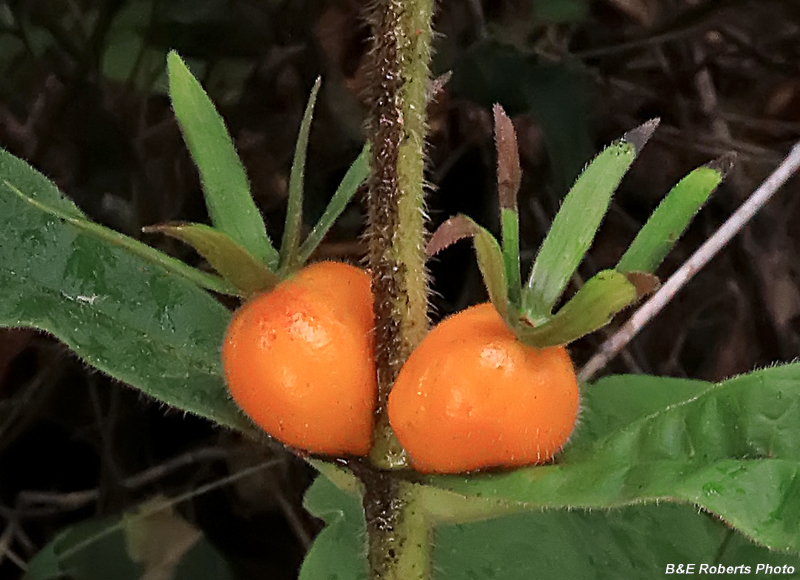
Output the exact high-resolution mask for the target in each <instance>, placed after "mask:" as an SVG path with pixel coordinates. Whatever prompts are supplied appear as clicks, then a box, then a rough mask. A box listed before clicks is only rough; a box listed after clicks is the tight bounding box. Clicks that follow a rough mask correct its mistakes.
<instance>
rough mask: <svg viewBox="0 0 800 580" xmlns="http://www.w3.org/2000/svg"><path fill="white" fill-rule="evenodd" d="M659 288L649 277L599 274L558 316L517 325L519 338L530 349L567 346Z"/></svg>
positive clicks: (614, 273)
mask: <svg viewBox="0 0 800 580" xmlns="http://www.w3.org/2000/svg"><path fill="white" fill-rule="evenodd" d="M657 287H658V278H656V277H655V276H652V275H650V274H643V273H634V272H629V273H626V274H622V273H620V272H617V271H616V270H603V271H602V272H598V273H597V274H595V275H594V276H593V277H592V278H590V279H589V280H588V281H587V282H586V284H584V285H583V286H582V287H581V289H580V290H578V292H577V294H575V296H573V297H572V298H571V299H570V301H569V302H567V303H566V304H565V305H564V306H563V307H561V309H559V311H558V313H557V314H556V315H555V316H553V317H552V318H551V319H550V320H548V321H547V322H545V323H544V324H542V325H541V326H536V327H535V328H534V327H530V326H523V325H519V326H518V332H517V336H518V337H519V339H520V340H522V342H524V343H525V344H528V345H530V346H535V347H539V348H542V347H545V346H552V345H556V344H567V343H570V342H572V341H574V340H577V339H579V338H580V337H582V336H585V335H587V334H589V333H590V332H594V331H595V330H597V329H598V328H602V327H603V326H605V325H606V324H608V323H609V322H610V321H611V318H612V317H613V316H614V315H615V314H616V313H617V312H619V311H621V310H623V309H624V308H627V307H628V306H630V305H631V304H634V303H635V302H637V301H638V300H639V298H641V297H642V296H643V295H645V294H648V293H650V292H652V291H653V290H655V289H656V288H657Z"/></svg>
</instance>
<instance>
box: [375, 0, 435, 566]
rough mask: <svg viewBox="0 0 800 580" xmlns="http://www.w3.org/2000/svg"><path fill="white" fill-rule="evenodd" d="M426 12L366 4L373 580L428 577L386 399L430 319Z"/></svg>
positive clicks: (424, 541) (428, 7)
mask: <svg viewBox="0 0 800 580" xmlns="http://www.w3.org/2000/svg"><path fill="white" fill-rule="evenodd" d="M432 16H433V0H376V1H375V2H374V4H372V6H371V8H370V11H369V13H368V14H367V17H368V20H369V22H370V24H371V27H372V47H371V50H370V53H369V58H371V62H370V66H369V67H368V76H367V86H368V90H369V91H370V93H369V94H368V95H367V96H368V102H369V113H368V117H367V130H368V135H369V141H370V142H371V144H372V163H371V165H372V173H371V176H370V180H369V197H368V214H369V227H368V230H367V238H368V242H369V266H370V270H371V276H372V290H373V293H374V304H375V342H376V347H375V362H376V367H377V373H378V408H377V424H376V428H375V433H374V437H373V449H372V453H371V456H370V460H371V465H369V466H364V469H362V470H360V471H361V473H360V475H359V477H360V479H361V481H362V482H363V484H364V511H365V515H366V520H367V530H368V536H369V542H368V543H369V569H370V577H371V578H372V579H373V580H378V579H380V580H425V579H427V578H429V577H430V570H429V545H430V542H429V540H428V536H429V534H430V525H429V524H428V522H427V516H426V515H425V511H424V510H423V509H420V508H419V506H416V502H415V501H414V493H413V488H412V487H411V486H410V485H409V484H406V483H403V482H401V481H399V480H398V479H397V478H396V477H395V474H393V473H392V472H391V471H386V470H390V469H394V468H398V467H404V466H406V462H407V460H406V457H405V453H404V451H403V449H402V447H401V446H400V444H399V443H398V441H397V439H396V438H395V437H394V434H393V433H392V429H391V426H390V425H389V421H388V417H387V415H386V404H387V401H388V397H389V391H390V389H391V387H392V384H393V383H394V380H395V378H396V377H397V373H398V372H399V370H400V367H401V366H402V364H403V362H405V360H406V359H407V358H408V356H409V355H410V354H411V351H412V350H413V349H414V348H415V347H416V346H417V345H418V344H419V342H420V341H421V340H422V337H423V336H424V335H425V333H426V332H427V329H428V303H427V294H428V280H427V274H426V272H425V251H424V248H425V243H424V242H425V216H424V190H425V183H424V168H425V134H426V130H427V125H426V111H427V100H428V86H429V82H430V72H429V69H428V66H429V62H430V56H431V36H432V32H431V18H432ZM376 468H377V469H376Z"/></svg>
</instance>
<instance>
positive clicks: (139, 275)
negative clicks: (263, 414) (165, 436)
mask: <svg viewBox="0 0 800 580" xmlns="http://www.w3.org/2000/svg"><path fill="white" fill-rule="evenodd" d="M0 176H1V177H2V179H0V247H2V248H3V260H2V261H0V287H2V288H3V291H4V294H3V296H4V297H3V300H0V325H2V326H11V327H32V328H38V329H40V330H45V331H47V332H50V333H52V334H53V335H55V336H56V337H57V338H58V339H59V340H61V341H62V342H64V343H66V344H67V346H69V347H70V348H71V349H72V350H73V351H74V352H75V353H76V354H77V355H78V356H79V357H80V358H81V359H82V360H84V361H86V362H87V363H88V364H90V365H92V366H93V367H95V368H97V369H100V370H101V371H103V372H105V373H108V374H109V375H111V376H113V377H115V378H117V379H119V380H121V381H123V382H126V383H128V384H130V385H132V386H134V387H136V388H139V389H141V390H142V392H144V393H145V394H147V395H149V396H151V397H153V398H155V399H157V400H159V401H161V402H163V403H166V404H168V405H171V406H174V407H177V408H178V409H181V410H184V411H187V412H191V413H195V414H197V415H200V416H202V417H206V418H208V419H210V420H212V421H216V422H217V423H220V424H222V425H226V426H228V427H231V428H234V429H239V430H242V431H247V430H251V429H252V427H251V425H250V423H249V421H248V420H247V419H246V418H245V417H244V416H243V415H242V414H241V413H240V412H239V410H238V409H237V408H236V406H235V405H234V403H233V402H232V401H231V400H230V398H229V396H228V392H227V389H226V388H225V383H224V381H223V377H222V364H221V361H220V357H219V349H220V345H221V344H222V339H223V335H224V333H225V328H226V327H227V324H228V321H229V320H230V313H229V312H228V310H227V309H226V308H224V307H223V306H222V305H221V304H219V302H217V301H216V300H214V299H213V298H212V297H211V296H209V295H208V294H207V293H206V292H205V291H203V290H201V289H200V288H198V287H197V285H196V284H195V283H193V282H190V281H187V280H186V279H185V277H183V276H181V275H178V274H176V270H175V269H174V268H173V267H172V266H170V265H167V263H168V262H169V260H172V258H168V257H167V256H164V255H163V254H161V253H160V252H157V251H156V250H154V249H153V248H148V247H147V246H144V245H143V244H140V245H141V246H142V247H144V248H148V250H149V251H151V252H153V253H156V254H160V255H162V256H164V258H167V260H166V261H164V262H159V261H154V260H150V259H144V258H143V257H142V255H141V253H139V252H137V251H132V247H133V245H134V244H138V242H135V241H133V240H131V242H134V244H130V245H126V244H119V243H109V241H108V240H107V239H105V238H103V237H98V236H97V235H96V233H95V232H94V231H92V230H91V229H87V228H86V226H85V224H89V223H91V222H88V221H87V220H85V219H83V218H80V219H78V218H77V217H76V214H77V216H81V215H82V214H80V212H78V210H77V208H75V206H74V205H73V204H72V203H71V202H69V201H68V200H67V199H66V198H63V197H61V195H60V194H59V192H58V190H57V189H56V188H55V186H53V185H52V184H51V183H50V182H48V181H47V180H46V178H44V177H43V176H42V175H41V174H39V173H38V172H36V171H35V170H34V169H32V168H31V167H30V166H29V165H27V164H26V163H25V162H24V161H21V160H19V159H16V158H15V157H13V156H11V155H9V154H8V153H5V152H2V151H0ZM9 184H12V185H11V187H9ZM29 188H30V189H29ZM18 192H21V193H24V196H21V195H20V194H19V193H18ZM29 200H35V202H36V203H35V204H33V203H31V202H30V201H29ZM45 204H46V205H47V206H48V207H50V208H51V209H52V208H58V209H57V210H55V212H54V211H42V210H41V209H39V208H40V207H42V206H43V205H45ZM56 212H57V213H58V214H60V215H57V214H56ZM93 225H95V226H96V224H93ZM96 227H97V228H101V226H96ZM102 229H104V228H102ZM109 231H110V230H109ZM128 239H129V238H128ZM174 262H177V263H178V264H180V262H178V261H177V260H174ZM184 267H186V268H188V266H185V265H184Z"/></svg>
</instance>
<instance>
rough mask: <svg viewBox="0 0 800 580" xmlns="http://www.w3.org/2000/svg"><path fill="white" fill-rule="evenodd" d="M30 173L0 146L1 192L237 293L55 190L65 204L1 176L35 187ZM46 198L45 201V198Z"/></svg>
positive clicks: (196, 280)
mask: <svg viewBox="0 0 800 580" xmlns="http://www.w3.org/2000/svg"><path fill="white" fill-rule="evenodd" d="M5 169H7V170H8V173H5V171H4V170H5ZM29 172H34V173H38V172H36V171H35V170H34V169H33V168H31V167H30V166H29V165H28V164H27V163H25V162H24V161H22V160H20V159H17V158H15V157H13V156H12V155H10V154H9V153H8V152H6V151H3V150H2V149H0V194H5V195H8V194H9V193H13V194H14V195H16V196H18V197H19V198H20V199H22V200H24V201H26V202H27V203H29V204H30V205H31V206H33V207H35V208H36V209H37V210H39V211H41V212H44V213H46V214H49V215H51V216H53V217H55V218H58V219H60V220H63V221H65V222H68V223H70V224H71V225H73V226H75V227H77V228H79V229H81V230H83V231H85V232H86V233H88V234H89V235H91V236H94V237H95V238H97V239H98V240H103V241H105V242H106V243H109V244H114V245H116V246H120V247H123V248H127V249H128V250H129V251H130V252H132V253H134V254H136V255H137V256H139V257H140V258H142V259H144V260H147V261H149V262H152V263H154V264H158V265H159V266H162V267H163V268H165V269H167V270H169V271H170V272H172V273H174V274H176V275H178V276H181V277H182V278H184V279H186V280H188V281H190V282H192V283H194V284H197V285H198V286H200V287H202V288H207V289H209V290H213V291H214V292H219V293H220V294H236V291H235V289H234V288H233V287H232V286H231V285H230V284H228V283H227V282H226V281H225V280H222V279H220V278H217V277H216V276H211V275H209V274H206V273H205V272H201V271H200V270H197V269H195V268H192V267H191V266H188V265H186V264H184V263H183V262H181V261H180V260H176V259H175V258H172V257H171V256H168V255H167V254H165V253H163V252H159V251H158V250H156V249H155V248H151V247H150V246H148V245H146V244H143V243H141V242H140V241H138V240H135V239H133V238H131V237H128V236H126V235H124V234H121V233H119V232H117V231H114V230H112V229H110V228H106V227H104V226H101V225H100V224H96V223H94V222H92V221H90V220H89V219H88V218H87V217H85V216H84V215H83V213H81V212H80V210H79V209H78V208H77V207H75V206H74V205H73V204H72V202H71V201H69V200H67V198H65V197H61V194H60V193H59V192H58V190H57V189H56V190H55V193H56V195H57V196H58V197H59V198H61V199H62V200H66V201H67V203H63V201H57V200H56V198H54V197H53V195H51V193H50V192H47V191H46V190H43V191H45V195H41V194H39V195H37V194H36V193H34V192H33V190H26V191H27V192H28V193H25V192H23V191H22V190H21V189H20V188H19V187H17V186H16V185H14V183H12V182H11V181H9V180H8V179H5V178H4V177H3V175H9V176H10V177H12V179H14V182H15V183H18V184H20V185H22V186H23V187H24V186H25V185H26V184H29V183H30V184H32V185H33V186H37V184H36V183H34V181H36V180H26V179H24V177H23V175H24V174H26V173H29ZM48 183H49V182H48ZM50 186H51V187H53V186H52V184H50ZM45 199H46V201H44V200H45Z"/></svg>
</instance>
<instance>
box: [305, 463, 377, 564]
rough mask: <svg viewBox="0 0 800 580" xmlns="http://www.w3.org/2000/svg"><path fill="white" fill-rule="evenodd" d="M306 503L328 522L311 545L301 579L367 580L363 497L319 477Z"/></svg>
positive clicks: (307, 493)
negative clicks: (347, 491)
mask: <svg viewBox="0 0 800 580" xmlns="http://www.w3.org/2000/svg"><path fill="white" fill-rule="evenodd" d="M303 505H304V506H305V508H306V510H308V511H309V512H310V513H311V514H312V515H314V516H316V517H318V518H320V519H322V520H323V521H324V522H325V529H323V530H322V531H321V532H320V533H319V535H318V536H317V537H316V539H315V540H314V543H313V544H312V545H311V549H309V551H308V554H307V555H306V558H305V560H304V561H303V566H302V567H301V568H300V577H299V579H300V580H318V579H320V578H329V579H334V578H335V579H337V580H356V579H364V580H366V578H367V574H368V566H367V559H366V557H365V555H366V552H365V546H366V539H365V536H366V523H365V521H364V510H363V509H362V507H361V498H360V497H359V496H357V495H353V494H349V493H345V492H343V491H341V490H340V489H338V488H337V487H336V486H335V485H334V484H333V483H331V481H329V480H328V479H327V478H325V477H318V478H317V479H316V480H315V481H314V483H313V484H312V485H311V487H310V488H309V489H308V491H307V492H306V496H305V499H304V501H303Z"/></svg>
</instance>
